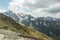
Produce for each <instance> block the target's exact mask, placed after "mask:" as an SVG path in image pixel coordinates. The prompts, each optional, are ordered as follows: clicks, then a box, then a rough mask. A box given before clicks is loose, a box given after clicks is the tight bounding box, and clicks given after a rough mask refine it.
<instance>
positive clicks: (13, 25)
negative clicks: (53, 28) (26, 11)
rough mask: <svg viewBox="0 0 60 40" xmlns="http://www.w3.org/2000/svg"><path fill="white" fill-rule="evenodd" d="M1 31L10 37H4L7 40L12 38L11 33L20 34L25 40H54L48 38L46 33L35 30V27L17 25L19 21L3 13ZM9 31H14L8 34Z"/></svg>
mask: <svg viewBox="0 0 60 40" xmlns="http://www.w3.org/2000/svg"><path fill="white" fill-rule="evenodd" d="M0 29H2V30H0V34H2V35H6V36H7V37H8V38H7V39H6V36H4V37H5V39H6V40H9V39H10V37H11V36H13V34H11V33H14V32H16V33H19V35H18V36H20V37H22V39H23V40H24V38H25V40H29V39H33V40H52V38H50V37H48V36H47V35H45V34H44V33H42V32H39V31H38V30H36V29H34V28H33V27H28V26H23V25H21V24H19V23H17V21H15V20H14V19H12V18H11V17H9V16H6V15H5V14H3V13H0ZM4 30H5V31H6V32H5V31H4ZM7 30H10V31H13V32H11V33H10V32H9V31H8V32H9V33H8V32H7ZM1 31H2V32H1ZM8 35H9V36H8ZM13 38H14V37H13ZM26 38H28V39H26ZM37 38H38V39H37ZM5 39H4V40H5ZM10 40H11V39H10ZM12 40H16V39H12ZM17 40H18V39H17ZM19 40H21V39H20V38H19Z"/></svg>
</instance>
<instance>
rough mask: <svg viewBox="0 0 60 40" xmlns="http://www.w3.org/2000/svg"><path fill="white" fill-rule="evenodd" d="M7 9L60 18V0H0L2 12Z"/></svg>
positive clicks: (36, 15) (35, 15) (37, 15)
mask: <svg viewBox="0 0 60 40" xmlns="http://www.w3.org/2000/svg"><path fill="white" fill-rule="evenodd" d="M6 10H11V11H13V12H15V13H16V14H17V13H24V14H30V15H33V16H34V17H48V16H49V17H56V18H60V0H0V12H1V11H6Z"/></svg>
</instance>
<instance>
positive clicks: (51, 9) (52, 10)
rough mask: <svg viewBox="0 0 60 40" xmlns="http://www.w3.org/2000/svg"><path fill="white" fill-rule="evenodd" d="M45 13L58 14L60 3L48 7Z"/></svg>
mask: <svg viewBox="0 0 60 40" xmlns="http://www.w3.org/2000/svg"><path fill="white" fill-rule="evenodd" d="M47 11H48V12H49V13H51V14H55V13H58V12H60V3H56V4H53V5H51V6H49V8H48V10H47Z"/></svg>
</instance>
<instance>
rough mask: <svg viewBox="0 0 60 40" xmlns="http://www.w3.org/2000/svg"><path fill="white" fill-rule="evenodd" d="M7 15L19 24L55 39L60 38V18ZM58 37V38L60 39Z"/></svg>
mask: <svg viewBox="0 0 60 40" xmlns="http://www.w3.org/2000/svg"><path fill="white" fill-rule="evenodd" d="M4 14H5V15H7V16H9V17H11V18H12V19H14V20H15V21H17V22H18V23H21V24H24V25H25V26H28V27H29V26H31V27H33V28H34V29H36V30H38V31H40V32H42V33H44V34H46V35H48V36H51V37H54V38H57V37H58V36H59V37H60V18H52V17H37V18H35V17H33V16H31V15H26V14H24V13H20V14H15V13H13V12H12V11H10V10H9V11H7V12H4ZM59 37H58V38H59Z"/></svg>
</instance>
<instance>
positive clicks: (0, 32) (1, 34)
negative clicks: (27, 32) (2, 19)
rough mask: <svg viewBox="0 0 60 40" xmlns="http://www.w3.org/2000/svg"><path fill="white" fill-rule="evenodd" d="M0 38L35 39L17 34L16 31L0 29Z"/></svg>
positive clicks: (1, 39) (9, 39)
mask: <svg viewBox="0 0 60 40" xmlns="http://www.w3.org/2000/svg"><path fill="white" fill-rule="evenodd" d="M0 40H35V39H32V38H28V37H23V36H18V33H15V32H12V31H9V30H4V29H0Z"/></svg>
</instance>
